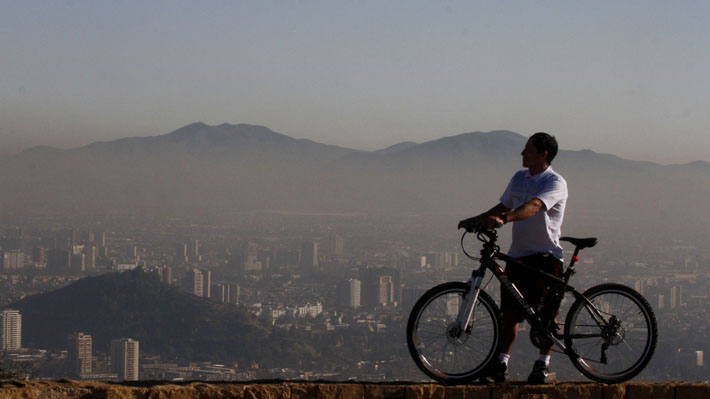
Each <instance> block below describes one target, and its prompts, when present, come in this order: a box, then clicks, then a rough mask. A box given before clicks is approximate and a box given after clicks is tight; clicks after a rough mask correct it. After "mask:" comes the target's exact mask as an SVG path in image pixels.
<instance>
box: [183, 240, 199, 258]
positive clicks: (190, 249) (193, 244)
mask: <svg viewBox="0 0 710 399" xmlns="http://www.w3.org/2000/svg"><path fill="white" fill-rule="evenodd" d="M186 246H187V256H188V257H190V259H193V260H198V259H199V257H200V242H199V241H198V240H190V241H188V242H187V244H186Z"/></svg>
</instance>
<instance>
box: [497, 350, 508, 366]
mask: <svg viewBox="0 0 710 399" xmlns="http://www.w3.org/2000/svg"><path fill="white" fill-rule="evenodd" d="M498 360H499V361H500V362H501V363H503V364H505V365H506V366H507V365H508V360H510V355H509V354H507V353H501V354H500V355H498Z"/></svg>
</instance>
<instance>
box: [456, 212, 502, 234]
mask: <svg viewBox="0 0 710 399" xmlns="http://www.w3.org/2000/svg"><path fill="white" fill-rule="evenodd" d="M502 225H503V219H501V218H499V217H498V216H488V215H478V216H474V217H472V218H468V219H464V220H462V221H460V222H459V225H458V228H459V229H460V228H464V229H466V231H468V232H469V233H472V232H474V231H476V230H492V229H496V228H498V227H500V226H502Z"/></svg>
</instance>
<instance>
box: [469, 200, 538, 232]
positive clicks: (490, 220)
mask: <svg viewBox="0 0 710 399" xmlns="http://www.w3.org/2000/svg"><path fill="white" fill-rule="evenodd" d="M544 208H545V204H544V203H543V202H542V201H541V200H540V199H539V198H533V199H532V200H530V201H528V202H526V203H525V204H523V205H522V206H521V207H519V208H518V209H515V210H511V209H510V208H508V207H507V206H505V205H503V204H500V203H499V204H498V205H496V206H494V207H493V208H491V209H489V210H488V211H487V212H483V213H482V214H480V215H478V216H474V217H472V218H468V219H465V220H462V221H460V222H459V226H458V228H459V229H460V228H462V227H463V228H465V229H466V230H472V229H473V227H474V226H476V225H477V224H482V225H483V226H485V228H487V229H493V228H496V227H498V226H500V225H502V224H504V223H503V219H504V218H503V216H504V215H505V223H510V222H517V221H520V220H525V219H527V218H529V217H532V216H534V215H535V214H537V213H538V212H540V210H542V209H544Z"/></svg>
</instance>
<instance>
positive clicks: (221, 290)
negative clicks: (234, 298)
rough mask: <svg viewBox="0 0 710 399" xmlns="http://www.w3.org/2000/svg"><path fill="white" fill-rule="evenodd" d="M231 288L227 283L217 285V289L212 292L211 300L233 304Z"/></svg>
mask: <svg viewBox="0 0 710 399" xmlns="http://www.w3.org/2000/svg"><path fill="white" fill-rule="evenodd" d="M229 288H230V287H229V284H227V283H222V284H217V285H215V289H213V290H212V296H211V297H210V298H211V299H213V300H215V301H217V302H221V303H231V302H230V295H229V294H230V289H229Z"/></svg>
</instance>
